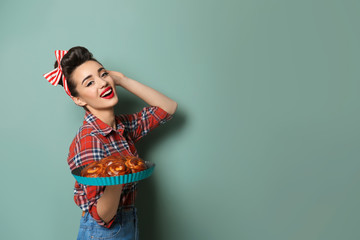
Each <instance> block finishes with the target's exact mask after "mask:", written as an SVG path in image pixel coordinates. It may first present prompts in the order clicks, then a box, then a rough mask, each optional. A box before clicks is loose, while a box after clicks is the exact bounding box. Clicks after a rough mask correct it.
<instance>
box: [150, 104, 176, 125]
mask: <svg viewBox="0 0 360 240" xmlns="http://www.w3.org/2000/svg"><path fill="white" fill-rule="evenodd" d="M154 116H155V118H156V119H157V120H158V121H159V122H160V124H164V123H166V122H167V121H169V120H171V119H172V118H173V116H174V115H173V114H170V113H168V112H166V111H165V110H164V109H162V108H161V107H156V108H155V112H154Z"/></svg>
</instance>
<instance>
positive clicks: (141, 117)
mask: <svg viewBox="0 0 360 240" xmlns="http://www.w3.org/2000/svg"><path fill="white" fill-rule="evenodd" d="M84 118H85V120H84V122H83V125H82V126H81V127H80V129H79V131H78V132H77V134H76V136H75V138H74V140H73V141H72V143H71V145H70V150H69V155H68V159H67V161H68V164H69V166H70V169H71V171H72V170H74V169H75V168H78V167H80V166H83V165H86V164H89V163H91V162H93V161H99V160H100V159H102V158H105V157H107V156H110V155H120V154H121V155H134V156H137V157H138V153H137V151H136V148H135V145H134V143H136V142H137V141H138V140H140V139H141V138H142V137H143V136H145V135H146V134H147V133H148V132H149V131H150V130H152V129H154V128H156V127H157V126H159V125H160V124H162V123H165V122H166V121H168V120H170V119H171V118H172V115H170V114H169V113H167V112H166V111H164V110H163V109H161V108H160V107H155V106H150V107H145V108H143V109H142V111H140V112H138V113H134V114H123V115H119V116H116V117H115V121H116V128H117V129H116V130H114V129H113V128H112V127H110V126H109V125H107V124H105V123H104V122H102V121H101V120H100V119H98V118H97V117H96V116H94V115H93V114H91V113H90V112H88V111H86V113H85V117H84ZM104 190H105V186H87V185H83V184H80V183H78V182H77V181H75V187H74V200H75V203H76V204H77V205H78V206H79V207H80V208H81V209H82V210H83V211H89V213H90V215H91V216H92V217H93V218H94V219H95V220H96V221H97V223H98V224H99V225H102V226H104V227H107V228H109V227H111V225H112V223H113V221H114V219H115V217H114V218H113V219H112V220H111V221H110V222H109V223H105V222H104V221H103V220H102V219H101V218H100V217H99V215H98V213H97V207H96V206H97V200H98V199H99V198H100V197H101V195H102V194H103V193H104ZM135 192H136V183H132V184H126V185H125V186H124V188H123V191H122V194H121V197H120V203H119V206H126V205H133V204H134V201H135Z"/></svg>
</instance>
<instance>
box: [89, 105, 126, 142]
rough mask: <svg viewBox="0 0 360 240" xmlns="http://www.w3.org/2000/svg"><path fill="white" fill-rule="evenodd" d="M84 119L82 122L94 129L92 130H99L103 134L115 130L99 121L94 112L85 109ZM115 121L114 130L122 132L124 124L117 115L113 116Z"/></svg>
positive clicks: (105, 134)
mask: <svg viewBox="0 0 360 240" xmlns="http://www.w3.org/2000/svg"><path fill="white" fill-rule="evenodd" d="M84 119H85V120H84V124H86V123H88V124H89V125H91V126H92V127H93V128H94V129H95V130H94V131H95V132H99V133H100V134H101V135H103V136H107V135H108V134H109V133H110V132H111V131H115V130H114V129H113V128H112V127H110V126H109V125H107V124H106V123H104V122H103V121H101V120H100V119H99V118H97V117H96V116H95V115H94V114H92V113H91V112H89V111H85V116H84ZM115 121H116V128H117V129H116V132H119V133H121V134H122V133H123V132H124V128H125V126H124V124H122V123H121V121H120V119H119V118H118V117H115ZM94 131H93V132H94Z"/></svg>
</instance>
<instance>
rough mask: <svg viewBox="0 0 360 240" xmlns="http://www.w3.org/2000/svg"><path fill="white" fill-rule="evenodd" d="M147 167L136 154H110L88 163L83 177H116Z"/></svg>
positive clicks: (82, 173)
mask: <svg viewBox="0 0 360 240" xmlns="http://www.w3.org/2000/svg"><path fill="white" fill-rule="evenodd" d="M145 169H147V166H146V164H145V162H144V160H142V159H141V158H138V157H135V156H109V157H106V158H103V159H101V160H100V161H95V162H92V163H90V164H89V165H87V166H86V167H85V168H84V169H83V170H82V171H81V176H82V177H91V178H97V177H114V176H120V175H127V174H131V173H136V172H140V171H143V170H145Z"/></svg>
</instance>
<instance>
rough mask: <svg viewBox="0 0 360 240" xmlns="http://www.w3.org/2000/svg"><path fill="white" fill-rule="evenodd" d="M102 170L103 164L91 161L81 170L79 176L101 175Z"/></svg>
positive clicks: (92, 176) (102, 173)
mask: <svg viewBox="0 0 360 240" xmlns="http://www.w3.org/2000/svg"><path fill="white" fill-rule="evenodd" d="M104 170H105V166H104V165H103V164H101V163H100V162H93V163H90V164H89V165H87V166H86V167H85V168H84V169H83V170H82V171H81V176H82V177H90V178H96V177H103V176H104Z"/></svg>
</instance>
